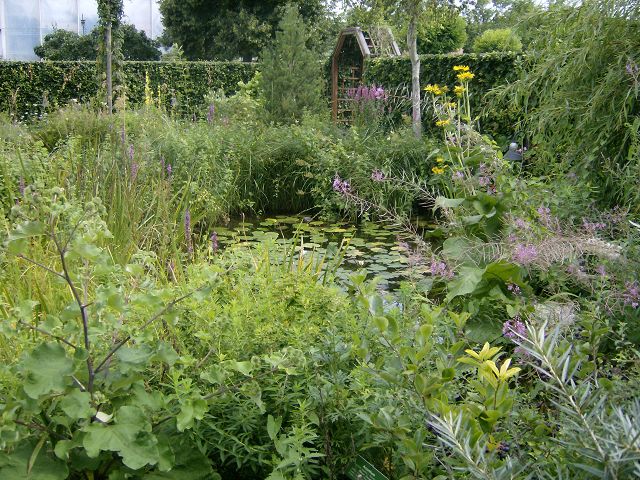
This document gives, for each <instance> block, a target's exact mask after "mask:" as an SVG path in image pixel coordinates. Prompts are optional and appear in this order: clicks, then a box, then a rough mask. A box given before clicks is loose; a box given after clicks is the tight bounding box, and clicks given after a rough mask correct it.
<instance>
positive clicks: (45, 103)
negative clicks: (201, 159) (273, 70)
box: [0, 62, 256, 121]
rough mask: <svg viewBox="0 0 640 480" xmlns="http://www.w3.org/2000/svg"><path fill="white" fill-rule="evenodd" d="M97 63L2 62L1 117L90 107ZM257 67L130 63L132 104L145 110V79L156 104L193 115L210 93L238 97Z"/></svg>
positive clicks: (127, 75) (20, 117)
mask: <svg viewBox="0 0 640 480" xmlns="http://www.w3.org/2000/svg"><path fill="white" fill-rule="evenodd" d="M95 68H96V64H95V62H1V63H0V79H1V80H0V111H6V112H9V113H10V114H11V115H12V117H13V118H14V119H15V120H20V121H22V120H30V119H34V118H38V117H40V116H42V115H43V114H45V113H47V112H50V111H52V110H53V109H55V108H58V107H62V106H65V105H67V104H68V103H69V102H79V103H89V102H91V100H92V99H93V98H94V96H95V95H96V92H97V89H98V85H97V81H96V71H95ZM255 70H256V66H255V65H252V64H245V63H239V62H171V63H169V62H166V63H165V62H125V63H124V74H125V78H126V81H125V87H126V92H127V98H128V101H129V102H131V104H133V105H142V104H144V101H145V79H146V74H147V73H148V74H149V79H150V81H151V85H150V88H151V90H152V91H153V95H154V97H155V98H156V102H157V103H159V104H160V105H162V106H163V107H164V108H166V109H168V110H172V111H175V112H177V113H181V114H184V115H187V114H188V115H192V114H193V113H195V112H196V111H197V110H198V108H199V107H201V106H202V105H203V103H204V97H205V95H206V94H207V93H208V92H210V91H211V90H218V89H222V90H224V91H225V92H226V93H233V92H235V91H236V90H237V88H238V82H240V81H249V80H250V79H251V77H252V76H253V75H254V73H255Z"/></svg>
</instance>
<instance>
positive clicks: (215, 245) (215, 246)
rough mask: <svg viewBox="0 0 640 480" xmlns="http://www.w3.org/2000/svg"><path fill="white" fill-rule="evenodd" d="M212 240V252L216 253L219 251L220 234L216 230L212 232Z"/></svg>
mask: <svg viewBox="0 0 640 480" xmlns="http://www.w3.org/2000/svg"><path fill="white" fill-rule="evenodd" d="M209 239H210V240H211V252H212V253H216V252H217V251H218V247H219V245H218V234H217V233H216V232H213V233H212V234H211V237H210V238H209Z"/></svg>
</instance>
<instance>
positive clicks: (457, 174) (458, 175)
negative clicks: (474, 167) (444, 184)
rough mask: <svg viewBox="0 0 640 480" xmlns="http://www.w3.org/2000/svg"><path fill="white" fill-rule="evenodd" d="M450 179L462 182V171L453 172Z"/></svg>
mask: <svg viewBox="0 0 640 480" xmlns="http://www.w3.org/2000/svg"><path fill="white" fill-rule="evenodd" d="M451 178H452V179H453V180H454V181H457V180H464V172H463V171H462V170H456V171H455V172H453V174H452V175H451Z"/></svg>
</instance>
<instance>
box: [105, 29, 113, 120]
mask: <svg viewBox="0 0 640 480" xmlns="http://www.w3.org/2000/svg"><path fill="white" fill-rule="evenodd" d="M104 37H105V38H104V44H105V50H106V52H105V53H106V57H107V66H106V74H107V111H108V112H109V115H111V114H112V113H113V78H112V71H111V70H112V68H111V66H112V65H111V64H112V60H113V52H112V47H111V23H109V24H108V25H107V28H106V29H105V31H104Z"/></svg>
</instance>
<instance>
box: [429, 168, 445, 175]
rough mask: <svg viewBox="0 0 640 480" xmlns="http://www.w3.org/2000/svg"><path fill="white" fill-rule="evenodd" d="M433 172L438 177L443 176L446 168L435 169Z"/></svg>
mask: <svg viewBox="0 0 640 480" xmlns="http://www.w3.org/2000/svg"><path fill="white" fill-rule="evenodd" d="M431 171H432V172H433V173H435V174H436V175H442V174H443V173H444V168H442V167H433V168H432V169H431Z"/></svg>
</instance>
